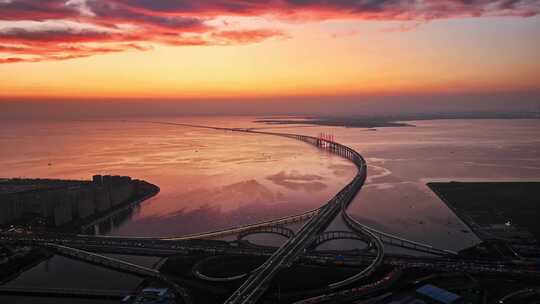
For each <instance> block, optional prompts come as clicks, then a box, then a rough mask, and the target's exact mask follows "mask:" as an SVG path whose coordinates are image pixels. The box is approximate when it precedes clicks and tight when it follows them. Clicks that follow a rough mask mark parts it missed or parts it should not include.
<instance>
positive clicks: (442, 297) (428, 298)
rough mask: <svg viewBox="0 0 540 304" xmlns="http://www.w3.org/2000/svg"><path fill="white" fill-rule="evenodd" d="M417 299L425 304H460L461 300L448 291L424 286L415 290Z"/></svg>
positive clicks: (428, 285) (429, 285)
mask: <svg viewBox="0 0 540 304" xmlns="http://www.w3.org/2000/svg"><path fill="white" fill-rule="evenodd" d="M416 294H417V296H418V297H419V298H421V299H422V300H424V301H425V302H426V303H430V304H431V303H433V304H461V303H463V299H462V298H461V296H460V295H457V294H455V293H452V292H450V291H448V290H445V289H442V288H439V287H437V286H435V285H431V284H426V285H424V286H422V287H420V288H418V289H417V290H416Z"/></svg>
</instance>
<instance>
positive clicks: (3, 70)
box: [0, 0, 540, 102]
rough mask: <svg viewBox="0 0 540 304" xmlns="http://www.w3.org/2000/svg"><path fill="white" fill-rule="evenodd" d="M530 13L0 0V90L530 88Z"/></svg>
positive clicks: (333, 96)
mask: <svg viewBox="0 0 540 304" xmlns="http://www.w3.org/2000/svg"><path fill="white" fill-rule="evenodd" d="M539 13H540V0H440V1H434V0H334V1H332V0H267V1H258V0H197V1H185V0H107V1H105V0H47V1H42V0H0V86H1V89H0V100H3V101H6V100H8V101H16V100H32V101H40V100H47V101H49V100H62V101H66V100H98V99H99V100H120V101H122V100H124V101H125V100H129V101H133V100H160V101H178V102H181V101H193V100H198V101H200V102H204V100H207V99H235V100H254V99H257V100H274V99H284V98H292V99H291V100H293V99H298V98H300V99H302V98H303V99H309V98H314V99H318V100H320V98H322V97H324V98H326V100H328V102H331V101H332V100H343V99H351V98H353V97H355V96H360V97H362V99H369V97H380V96H398V97H403V96H424V97H425V96H432V97H436V96H449V95H451V96H464V94H465V95H467V96H479V95H482V96H484V95H485V96H488V97H486V98H489V96H491V97H497V96H499V95H500V94H503V95H505V96H508V94H510V95H512V94H515V96H516V98H517V97H519V98H522V97H523V96H528V97H527V98H529V99H530V98H534V99H537V98H538V96H540V93H538V92H540V60H539V59H540V56H539V54H540V16H539ZM530 96H533V97H530ZM456 98H457V97H456ZM475 98H476V99H478V98H477V97H475ZM536 101H538V99H537V100H536ZM528 102H530V100H528Z"/></svg>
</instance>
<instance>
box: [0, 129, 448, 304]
mask: <svg viewBox="0 0 540 304" xmlns="http://www.w3.org/2000/svg"><path fill="white" fill-rule="evenodd" d="M147 123H148V122H147ZM154 123H160V124H170V125H181V126H189V127H197V128H209V129H214V130H222V131H233V132H245V133H252V134H262V135H272V136H281V137H286V138H291V139H295V140H300V141H303V142H306V143H308V144H311V145H314V146H316V147H318V148H320V149H324V150H327V151H329V152H331V153H333V154H336V155H339V156H341V157H344V158H346V159H348V160H350V161H351V162H352V163H354V164H355V166H356V167H357V170H358V171H357V174H356V175H355V177H354V179H353V180H352V181H351V182H350V183H349V184H347V185H346V186H345V187H344V188H343V189H342V190H341V191H340V192H338V193H337V194H336V195H335V196H334V197H333V198H332V199H331V200H330V201H328V202H327V203H326V204H325V205H323V206H322V207H321V208H318V209H315V210H311V211H308V212H306V213H303V214H300V215H293V216H288V217H284V218H281V219H277V220H272V221H266V222H262V223H257V224H253V225H246V226H239V227H233V228H231V229H224V230H221V231H213V232H208V233H202V234H194V235H188V236H183V237H166V238H119V237H103V236H101V237H95V236H83V235H80V236H78V237H79V238H80V239H78V240H73V239H71V240H68V242H69V244H71V245H73V244H75V243H74V242H79V243H78V244H75V245H78V246H81V247H83V248H91V247H92V246H93V247H94V248H97V247H100V246H109V247H111V246H113V247H116V246H119V247H120V248H122V247H123V248H134V247H139V248H141V250H142V251H144V250H149V248H154V249H155V250H161V251H163V252H173V251H177V252H178V251H182V250H184V249H185V250H189V249H193V248H194V247H197V246H199V247H200V248H205V249H206V250H208V246H205V245H204V244H196V243H190V241H193V240H199V239H212V238H219V237H223V236H226V235H231V234H242V233H248V232H252V231H254V230H256V229H261V230H263V231H264V230H265V229H266V230H268V229H270V230H269V231H271V230H272V228H269V227H272V226H276V225H284V224H289V223H293V222H298V221H306V223H305V224H304V225H303V226H302V228H301V229H300V230H299V231H298V232H297V233H296V234H294V235H290V238H289V239H288V240H287V241H286V242H285V244H284V245H283V246H281V247H280V248H278V249H277V250H275V251H263V250H261V254H262V255H269V256H270V257H269V259H268V260H267V261H266V262H265V263H264V264H263V265H262V266H261V267H259V268H258V269H257V271H256V272H254V273H252V274H251V275H250V276H248V278H247V279H246V281H245V282H244V283H243V284H242V285H241V286H240V288H239V289H238V290H237V291H236V292H234V293H233V294H232V295H231V296H230V298H229V299H227V301H226V303H230V304H233V303H255V302H256V301H257V300H258V299H259V298H260V297H261V296H262V294H263V293H264V292H265V291H266V289H267V288H268V286H269V284H270V282H271V280H272V278H273V277H274V275H275V274H276V273H277V272H278V271H279V270H280V269H281V268H283V267H287V266H289V265H291V264H292V263H293V262H294V261H295V260H296V259H297V258H298V257H299V256H301V255H305V254H306V253H307V249H308V248H309V246H310V245H312V244H313V243H314V242H316V239H317V237H318V236H319V235H320V234H321V233H323V232H324V230H325V229H326V228H327V227H328V226H329V225H330V223H331V222H332V221H333V220H334V219H335V218H336V216H337V215H338V214H340V213H341V214H342V217H343V219H344V220H345V223H346V224H347V225H348V226H349V228H350V229H351V230H352V231H353V233H356V234H358V235H361V236H363V237H366V238H368V239H369V240H370V242H371V243H372V244H373V245H374V248H375V249H376V250H377V253H376V255H375V256H374V257H373V258H372V259H371V263H370V265H369V267H368V268H366V269H364V270H363V271H362V272H360V273H359V274H357V275H356V276H353V277H351V278H349V279H347V280H346V281H343V282H340V283H339V284H338V286H334V287H336V288H337V287H341V286H345V285H347V284H349V283H352V282H354V281H356V280H358V279H359V278H361V277H364V276H366V275H369V274H370V273H371V272H372V271H374V270H375V268H376V267H378V265H380V264H381V263H382V262H383V257H384V254H385V253H384V246H383V242H384V243H385V244H390V245H393V246H399V247H403V248H407V249H411V250H416V251H422V252H427V253H430V254H434V255H440V256H449V255H455V254H456V253H455V252H452V251H449V250H443V249H438V248H434V247H432V246H430V245H427V244H422V243H419V242H414V241H410V240H407V239H404V238H401V237H399V236H395V235H391V234H388V233H384V232H381V231H378V230H375V229H372V228H370V227H368V226H365V225H363V224H361V223H359V222H358V221H357V220H355V219H354V218H353V217H352V216H350V215H349V214H348V213H347V212H346V210H347V207H348V206H349V204H350V203H351V202H352V201H353V199H354V197H355V196H356V194H357V193H358V192H359V191H360V189H361V188H362V186H363V184H364V182H365V180H366V176H367V165H366V162H365V160H364V159H363V157H362V156H361V155H360V154H359V153H358V152H356V151H355V150H353V149H351V148H349V147H347V146H344V145H341V144H338V143H336V142H333V141H329V140H327V139H322V138H316V137H312V136H306V135H298V134H288V133H275V132H263V131H257V130H254V129H242V128H220V127H210V126H200V125H192V124H180V123H163V122H154ZM284 234H285V232H284ZM13 238H14V237H13V236H5V235H0V240H1V239H4V240H7V241H13ZM45 239H47V238H43V237H40V236H33V235H25V236H22V237H20V238H19V240H23V241H26V242H30V243H32V242H34V243H43V242H44V241H45ZM65 241H66V240H65V239H64V238H62V237H60V238H58V239H57V242H58V243H61V244H62V243H64V244H65ZM186 242H187V243H186ZM48 243H51V242H50V238H49V242H48ZM53 243H56V242H54V241H53ZM66 245H67V244H66ZM48 246H53V247H54V246H57V247H55V248H56V250H59V251H65V252H64V253H66V254H73V255H75V256H78V257H79V258H80V257H83V258H85V259H87V260H92V259H94V260H96V259H97V260H98V261H99V262H100V263H103V264H106V263H109V262H110V260H100V258H96V255H93V254H90V255H88V254H87V253H85V251H81V250H79V251H80V252H79V251H76V250H77V249H75V251H74V250H71V249H68V248H67V247H66V246H63V245H57V244H56V245H51V244H49V245H48ZM85 246H86V247H85ZM213 250H215V251H216V252H219V251H222V252H226V251H229V250H231V248H230V246H229V245H227V246H226V245H223V246H219V245H214V248H213ZM237 250H239V251H242V250H246V249H242V248H237ZM246 253H247V252H246ZM251 253H253V252H251ZM454 262H455V261H454ZM114 266H115V267H120V268H123V269H124V270H126V271H134V272H136V273H140V274H144V275H148V276H157V277H160V278H162V279H163V280H167V279H166V278H163V276H161V275H160V274H159V273H157V274H156V273H155V270H153V269H152V270H150V269H140V268H137V267H133V266H130V265H126V264H122V263H118V264H116V265H114ZM330 287H332V286H330Z"/></svg>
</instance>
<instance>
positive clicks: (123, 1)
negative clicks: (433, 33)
mask: <svg viewBox="0 0 540 304" xmlns="http://www.w3.org/2000/svg"><path fill="white" fill-rule="evenodd" d="M539 12H540V0H437V1H435V0H339V1H338V0H336V1H334V0H273V1H262V0H197V1H188V0H174V1H172V0H47V1H42V0H0V44H2V45H4V47H2V48H0V56H1V57H0V58H1V59H0V63H14V62H23V61H27V62H28V61H42V60H47V59H51V60H58V59H69V58H80V57H87V56H91V55H93V54H103V53H107V52H106V51H105V50H111V52H117V51H126V50H139V49H140V50H146V49H147V48H146V47H142V48H133V47H127V48H126V47H125V46H126V45H141V44H166V45H173V46H201V45H234V44H248V43H259V42H262V41H265V40H267V39H270V38H288V35H287V33H285V32H283V30H281V29H280V28H279V27H278V26H273V25H272V26H268V25H265V26H264V27H263V28H261V27H257V26H256V25H257V23H256V22H245V23H243V24H241V25H231V24H229V23H228V22H225V21H224V22H216V21H217V20H226V18H230V17H261V18H266V19H269V20H274V19H279V20H282V21H283V20H289V21H293V20H294V21H295V22H302V21H317V20H328V19H357V20H393V21H403V22H411V24H412V25H410V24H407V23H404V24H403V25H402V26H400V27H399V28H394V29H388V30H387V31H407V30H412V29H414V28H415V27H416V26H417V25H418V24H423V23H425V22H429V21H431V20H434V19H447V18H460V17H480V16H521V17H530V16H536V15H538V14H539ZM351 33H352V32H351ZM339 34H340V33H337V34H336V37H337V36H339ZM6 44H16V45H17V47H19V48H18V49H16V48H12V47H11V48H8V47H6V46H5V45H6ZM58 44H61V45H62V46H63V49H62V51H61V52H59V53H55V54H52V55H51V54H48V57H39V56H41V55H40V53H42V50H49V52H50V53H52V52H51V51H50V50H51V49H54V47H55V46H56V45H58ZM66 44H70V46H71V47H72V49H73V51H69V48H68V47H67V46H66ZM88 44H102V45H101V46H100V47H101V48H102V51H88V50H91V49H92V47H93V48H94V49H93V50H98V49H99V48H98V47H95V46H90V45H88ZM80 49H85V50H87V51H84V52H81V51H79V50H80ZM25 52H26V53H25ZM15 55H17V56H18V57H17V56H15ZM23 55H24V57H23ZM32 56H33V57H32Z"/></svg>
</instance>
